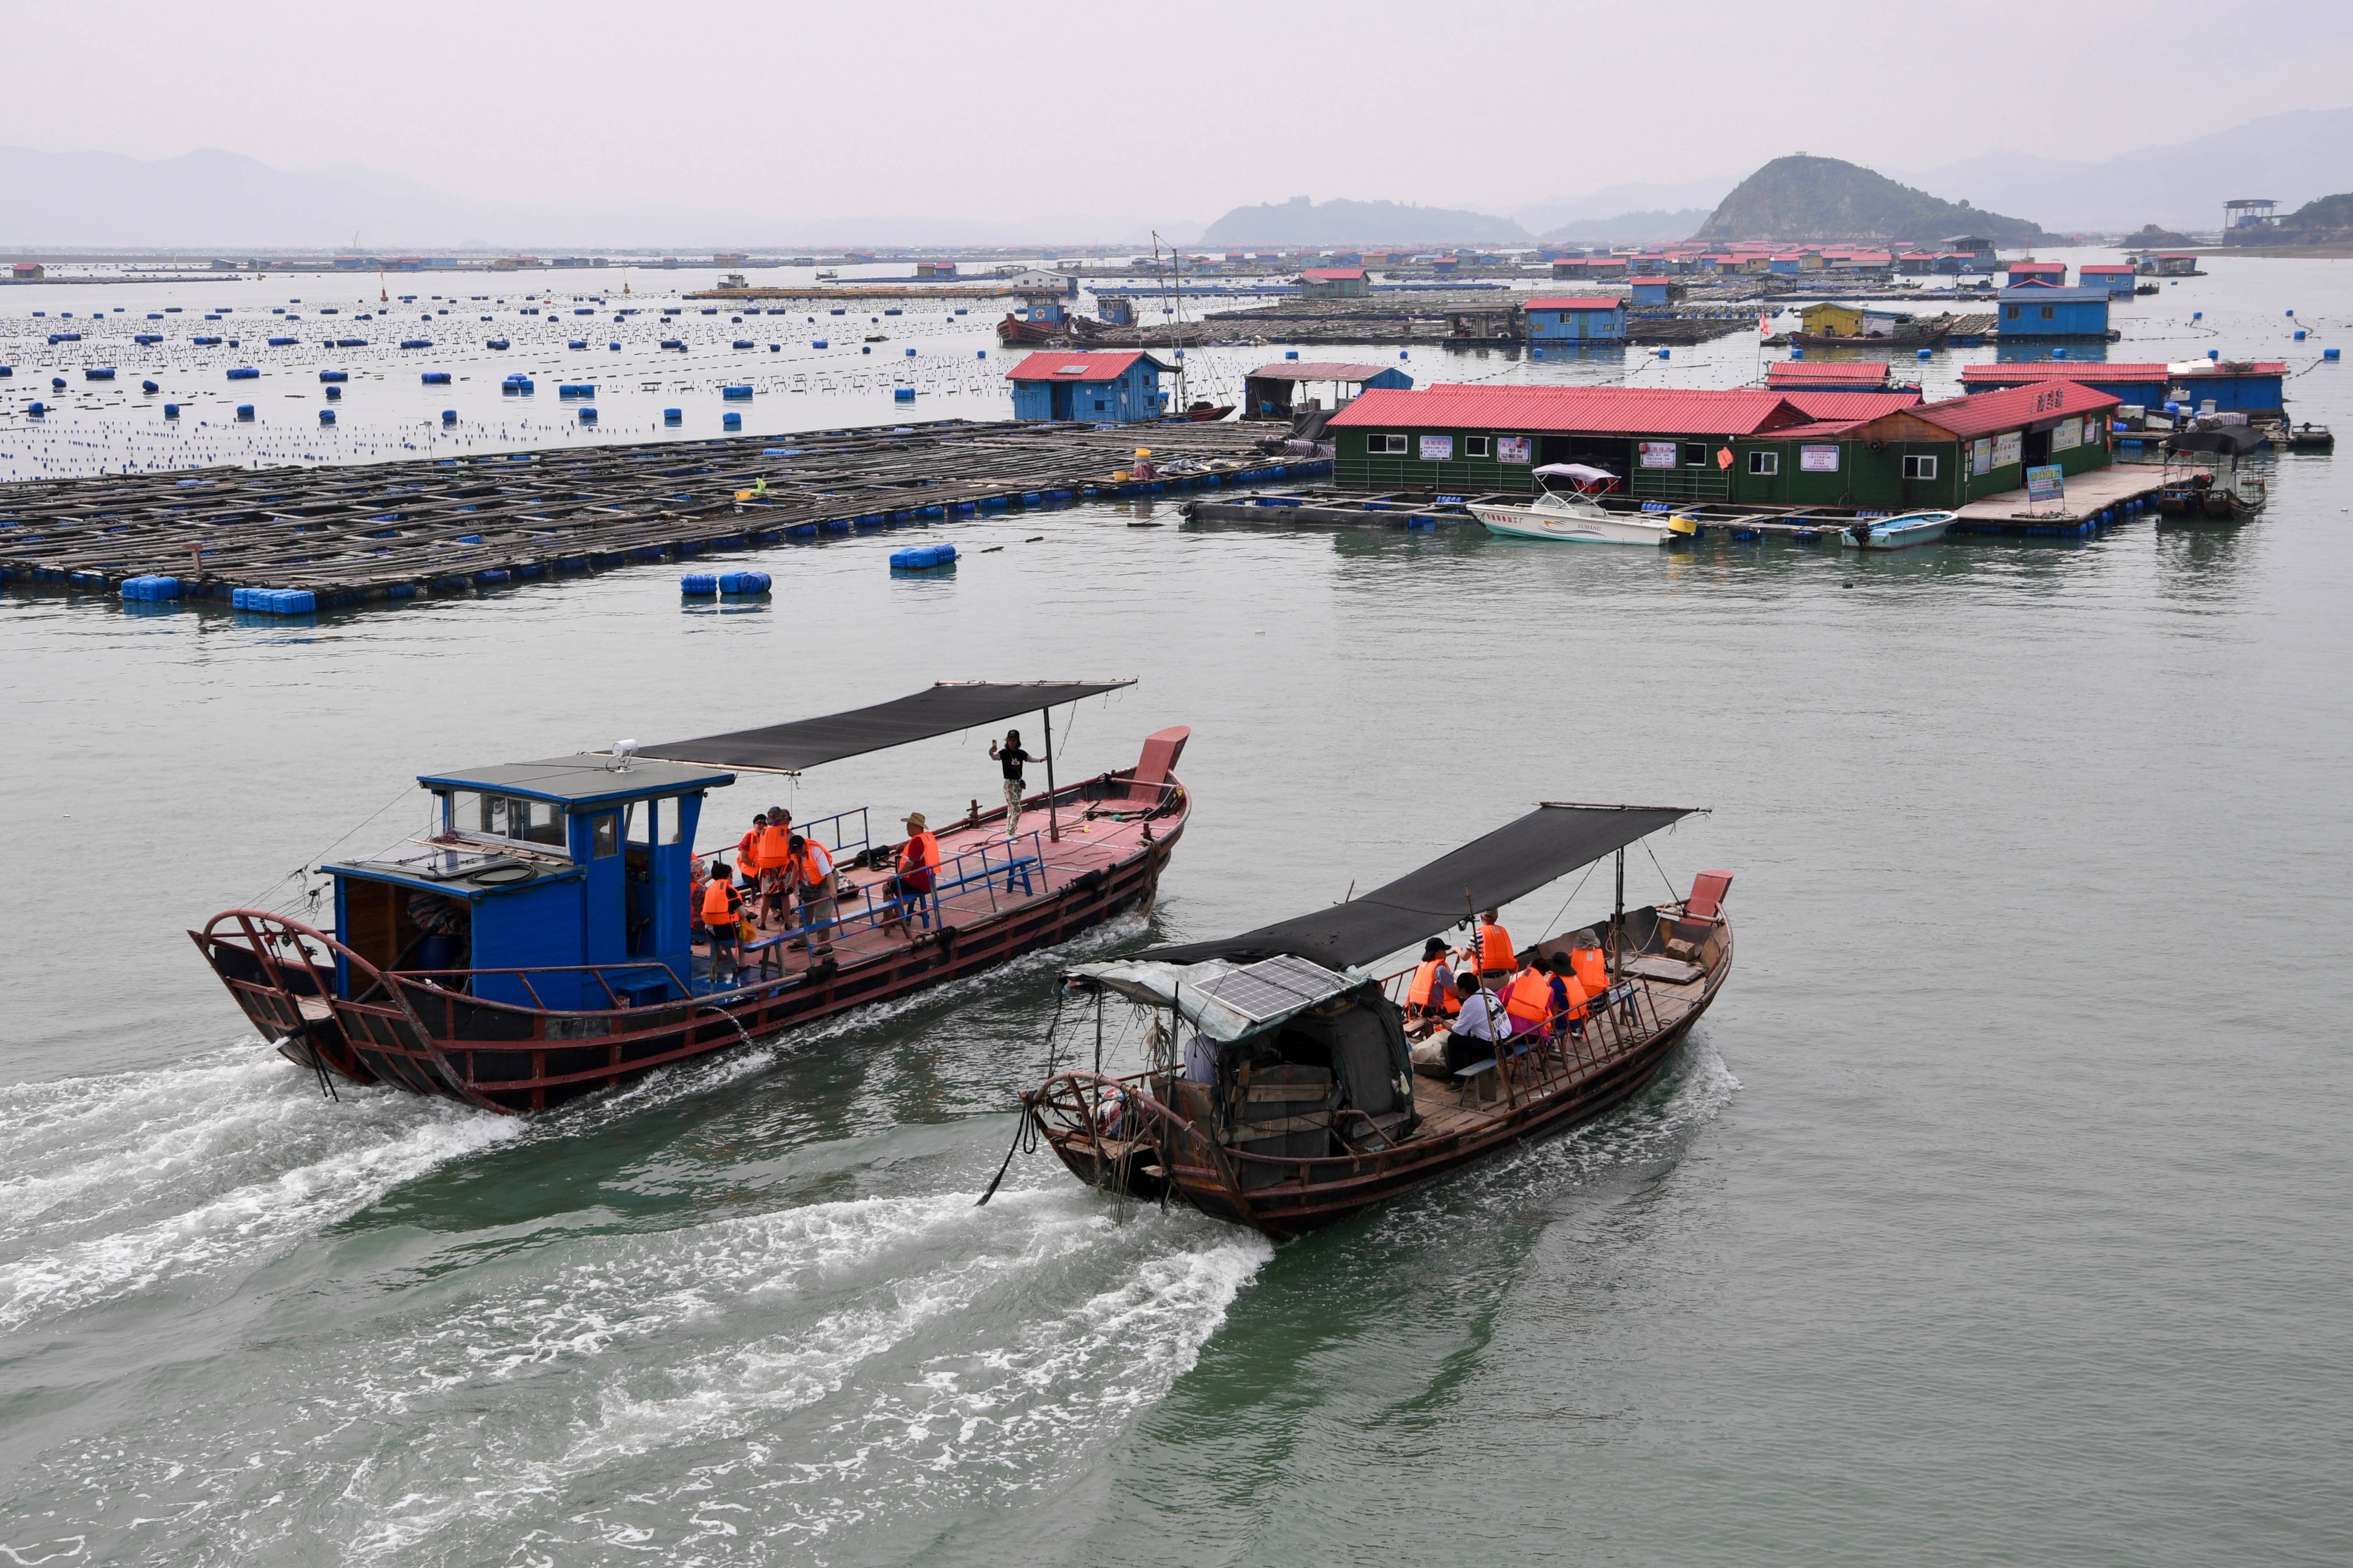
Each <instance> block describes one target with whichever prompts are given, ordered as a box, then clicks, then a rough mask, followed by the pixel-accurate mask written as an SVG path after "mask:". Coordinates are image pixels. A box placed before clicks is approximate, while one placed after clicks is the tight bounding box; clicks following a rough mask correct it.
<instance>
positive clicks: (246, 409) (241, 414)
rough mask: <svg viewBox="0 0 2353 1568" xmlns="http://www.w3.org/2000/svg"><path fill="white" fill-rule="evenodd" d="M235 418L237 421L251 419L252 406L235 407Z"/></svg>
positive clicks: (248, 404) (246, 404)
mask: <svg viewBox="0 0 2353 1568" xmlns="http://www.w3.org/2000/svg"><path fill="white" fill-rule="evenodd" d="M237 417H238V418H239V419H251V418H252V417H253V405H252V404H250V403H240V404H238V405H237Z"/></svg>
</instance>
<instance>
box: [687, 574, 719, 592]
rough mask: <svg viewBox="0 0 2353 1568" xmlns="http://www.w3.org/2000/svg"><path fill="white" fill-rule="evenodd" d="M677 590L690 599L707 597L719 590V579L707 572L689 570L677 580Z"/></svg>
mask: <svg viewBox="0 0 2353 1568" xmlns="http://www.w3.org/2000/svg"><path fill="white" fill-rule="evenodd" d="M678 591H679V592H680V593H681V595H685V596H686V597H688V598H690V599H701V598H709V597H710V596H711V595H714V594H716V593H718V592H719V579H718V578H717V577H716V576H714V575H712V574H711V573H708V572H689V573H688V574H686V575H685V576H683V577H681V578H680V579H679V580H678Z"/></svg>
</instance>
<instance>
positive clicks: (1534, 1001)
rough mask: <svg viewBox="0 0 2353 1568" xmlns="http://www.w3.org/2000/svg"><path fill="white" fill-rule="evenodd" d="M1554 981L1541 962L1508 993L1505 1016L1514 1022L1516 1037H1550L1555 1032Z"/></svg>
mask: <svg viewBox="0 0 2353 1568" xmlns="http://www.w3.org/2000/svg"><path fill="white" fill-rule="evenodd" d="M1552 987H1553V980H1552V976H1551V974H1549V973H1546V969H1545V963H1544V960H1543V959H1541V958H1539V959H1537V960H1536V961H1535V963H1531V964H1529V965H1528V966H1527V967H1526V968H1525V969H1523V970H1521V971H1520V972H1519V973H1517V974H1515V975H1514V976H1512V983H1511V984H1509V985H1508V986H1506V987H1504V1016H1505V1017H1507V1018H1509V1019H1510V1020H1511V1024H1512V1033H1514V1035H1546V1034H1550V1033H1551V1032H1552V1029H1551V1024H1552V1016H1553V994H1552Z"/></svg>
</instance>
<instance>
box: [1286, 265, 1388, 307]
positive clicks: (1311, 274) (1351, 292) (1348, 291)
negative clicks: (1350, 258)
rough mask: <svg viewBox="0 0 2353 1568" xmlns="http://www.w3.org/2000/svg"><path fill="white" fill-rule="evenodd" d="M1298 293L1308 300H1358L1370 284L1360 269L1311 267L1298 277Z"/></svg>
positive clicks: (1369, 289) (1370, 290)
mask: <svg viewBox="0 0 2353 1568" xmlns="http://www.w3.org/2000/svg"><path fill="white" fill-rule="evenodd" d="M1299 292H1300V295H1301V297H1302V298H1303V299H1308V300H1360V299H1362V298H1364V297H1365V296H1366V295H1367V294H1369V293H1371V292H1372V283H1371V281H1370V280H1369V279H1366V276H1365V269H1364V268H1361V267H1311V268H1308V269H1307V270H1306V271H1304V272H1302V273H1301V274H1300V275H1299Z"/></svg>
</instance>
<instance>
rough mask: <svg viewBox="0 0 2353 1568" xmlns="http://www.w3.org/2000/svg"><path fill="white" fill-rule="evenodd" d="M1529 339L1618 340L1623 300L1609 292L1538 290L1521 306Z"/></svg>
mask: <svg viewBox="0 0 2353 1568" xmlns="http://www.w3.org/2000/svg"><path fill="white" fill-rule="evenodd" d="M1523 309H1524V310H1525V314H1526V317H1527V340H1528V342H1531V343H1553V342H1573V343H1622V342H1625V341H1626V306H1625V302H1624V301H1623V300H1620V299H1619V298H1618V297H1617V296H1616V295H1613V294H1589V295H1588V294H1578V295H1568V294H1540V295H1538V296H1536V297H1535V298H1534V299H1532V300H1529V301H1528V302H1527V304H1526V305H1525V307H1524V308H1523Z"/></svg>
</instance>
